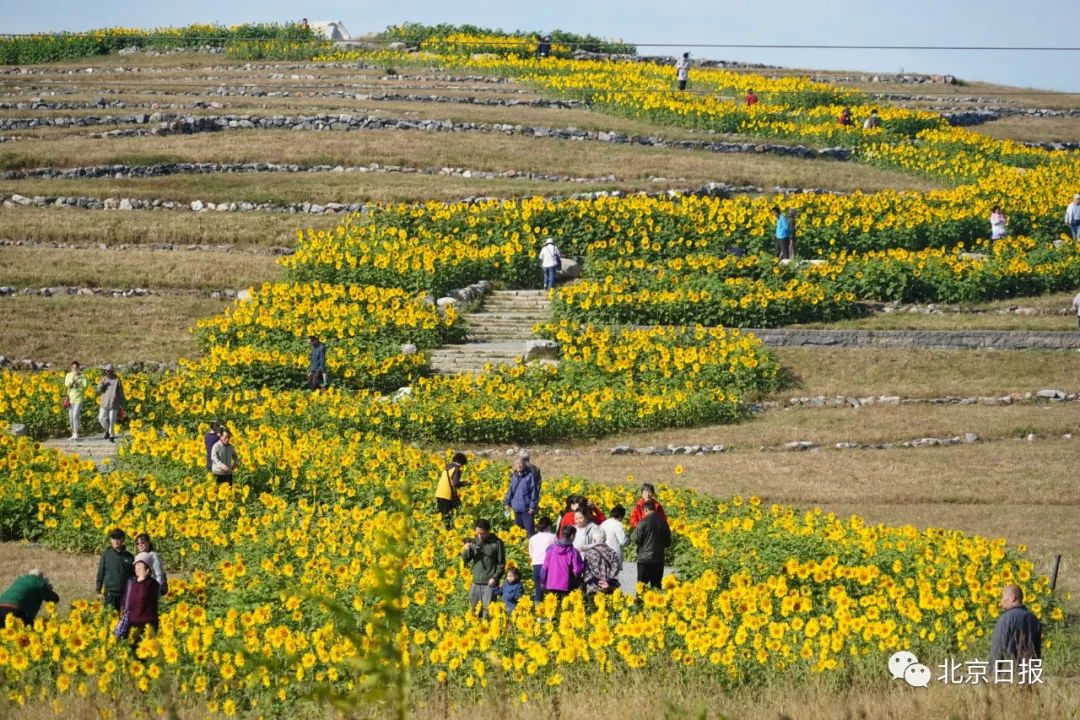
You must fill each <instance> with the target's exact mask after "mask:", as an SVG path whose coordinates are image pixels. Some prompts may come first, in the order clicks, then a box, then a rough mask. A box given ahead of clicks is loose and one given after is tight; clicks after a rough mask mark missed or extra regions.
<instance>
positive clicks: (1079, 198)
mask: <svg viewBox="0 0 1080 720" xmlns="http://www.w3.org/2000/svg"><path fill="white" fill-rule="evenodd" d="M1073 202H1080V193H1076V194H1075V195H1073Z"/></svg>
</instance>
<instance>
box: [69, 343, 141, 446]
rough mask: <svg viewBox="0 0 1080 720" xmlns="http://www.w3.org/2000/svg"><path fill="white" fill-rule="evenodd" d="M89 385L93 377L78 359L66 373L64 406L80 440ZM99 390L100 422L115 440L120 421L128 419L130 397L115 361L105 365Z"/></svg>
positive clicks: (98, 386) (107, 438) (102, 369)
mask: <svg viewBox="0 0 1080 720" xmlns="http://www.w3.org/2000/svg"><path fill="white" fill-rule="evenodd" d="M88 387H90V380H89V378H87V377H86V375H84V374H83V371H82V366H81V365H80V364H79V362H78V361H77V360H76V361H74V362H72V363H71V369H70V370H69V371H68V373H67V374H66V375H65V376H64V390H65V391H66V394H65V395H64V400H63V406H64V409H65V410H67V414H68V423H69V424H70V425H71V439H72V440H78V439H79V433H80V432H81V430H82V407H83V401H84V400H85V399H86V389H87V388H88ZM97 392H98V405H99V407H100V410H99V411H98V423H100V424H101V429H102V430H104V431H105V439H106V440H109V441H111V442H115V441H116V424H117V423H118V422H120V421H121V420H123V419H124V409H125V407H126V405H127V400H126V399H125V397H124V384H123V382H121V380H120V377H119V376H118V375H117V374H116V370H115V369H114V368H113V366H112V364H111V363H106V364H105V365H103V366H102V368H101V378H100V379H99V380H98V383H97Z"/></svg>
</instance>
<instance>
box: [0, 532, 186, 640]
mask: <svg viewBox="0 0 1080 720" xmlns="http://www.w3.org/2000/svg"><path fill="white" fill-rule="evenodd" d="M126 539H127V536H126V535H125V533H124V531H123V530H121V529H119V528H117V529H115V530H113V531H112V532H110V533H109V547H107V548H106V549H105V552H103V553H102V554H101V559H100V560H99V561H98V570H97V581H96V583H95V585H94V592H95V593H96V594H97V595H99V596H100V597H101V603H102V605H103V606H104V607H106V608H111V609H112V610H113V611H115V612H117V613H119V614H120V616H119V618H118V620H117V622H116V626H115V627H114V629H113V632H114V634H115V635H116V636H117V637H119V638H128V637H132V639H134V637H137V636H138V635H139V634H142V633H145V632H146V628H148V627H149V628H153V629H154V631H155V632H156V631H157V630H158V625H159V620H160V616H159V610H158V606H159V601H160V599H161V596H162V595H165V594H166V593H168V591H169V581H168V578H167V576H166V575H165V568H164V566H163V565H162V563H161V558H160V557H158V554H157V553H156V552H154V544H153V543H152V542H151V541H150V536H149V535H147V534H146V533H140V534H139V535H138V536H137V537H136V538H135V545H136V548H137V550H138V552H137V554H135V555H132V554H131V553H130V552H129V551H128V550H127V548H126V547H125V546H124V543H125V540H126ZM46 602H52V603H58V602H60V595H59V594H58V593H57V592H56V590H55V589H54V588H53V586H52V583H51V582H50V581H49V579H48V578H47V577H46V576H45V574H44V573H43V572H42V571H41V570H40V569H38V568H34V569H33V570H30V571H29V572H27V573H26V574H25V575H21V576H19V577H17V578H15V580H14V582H12V583H11V585H10V586H9V587H8V588H7V590H5V591H4V592H3V593H0V628H3V627H4V626H5V624H6V623H7V622H9V621H8V618H9V617H11V618H15V619H17V620H20V621H22V623H23V624H25V625H33V623H34V619H35V618H36V617H37V615H38V612H39V611H40V610H41V606H42V604H43V603H46ZM133 631H134V635H133Z"/></svg>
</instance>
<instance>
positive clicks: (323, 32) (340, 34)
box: [310, 20, 349, 41]
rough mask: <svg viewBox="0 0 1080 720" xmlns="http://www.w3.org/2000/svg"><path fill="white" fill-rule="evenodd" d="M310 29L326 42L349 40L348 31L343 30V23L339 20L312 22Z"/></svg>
mask: <svg viewBox="0 0 1080 720" xmlns="http://www.w3.org/2000/svg"><path fill="white" fill-rule="evenodd" d="M310 27H311V32H313V33H315V34H316V35H318V36H319V37H321V38H325V39H326V40H334V41H338V40H348V39H349V31H348V30H346V29H345V23H343V22H341V21H340V20H339V21H337V22H330V21H324V22H313V23H311V26H310Z"/></svg>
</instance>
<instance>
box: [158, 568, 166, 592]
mask: <svg viewBox="0 0 1080 720" xmlns="http://www.w3.org/2000/svg"><path fill="white" fill-rule="evenodd" d="M158 587H159V588H160V591H159V593H158V594H159V595H168V594H169V576H168V575H166V574H165V570H164V569H163V570H162V571H161V582H160V583H158Z"/></svg>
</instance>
